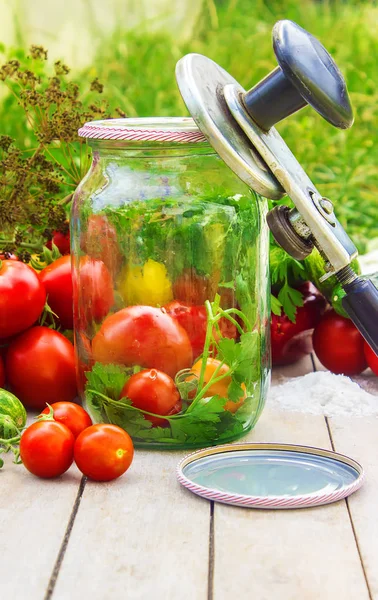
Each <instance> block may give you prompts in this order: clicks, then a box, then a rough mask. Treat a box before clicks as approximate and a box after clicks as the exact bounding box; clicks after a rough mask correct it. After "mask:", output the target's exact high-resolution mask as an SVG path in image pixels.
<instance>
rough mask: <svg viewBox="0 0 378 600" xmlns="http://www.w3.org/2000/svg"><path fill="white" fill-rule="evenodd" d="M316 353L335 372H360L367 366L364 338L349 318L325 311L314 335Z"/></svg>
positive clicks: (349, 373) (332, 311) (355, 373)
mask: <svg viewBox="0 0 378 600" xmlns="http://www.w3.org/2000/svg"><path fill="white" fill-rule="evenodd" d="M312 340H313V344H314V350H315V353H316V356H317V357H318V359H319V360H320V362H321V363H322V365H323V366H324V367H326V368H327V369H329V370H330V371H332V372H333V373H337V374H340V373H342V374H343V375H357V374H358V373H361V371H363V370H364V369H366V367H367V362H366V358H365V355H364V339H363V337H362V335H361V334H360V332H359V331H358V330H357V329H356V327H355V326H354V325H353V323H352V321H350V320H349V319H344V317H341V316H340V315H338V314H337V313H336V312H335V311H334V310H329V311H328V312H326V313H325V314H324V315H323V317H322V319H321V321H320V322H319V323H318V325H317V326H316V327H315V330H314V333H313V336H312Z"/></svg>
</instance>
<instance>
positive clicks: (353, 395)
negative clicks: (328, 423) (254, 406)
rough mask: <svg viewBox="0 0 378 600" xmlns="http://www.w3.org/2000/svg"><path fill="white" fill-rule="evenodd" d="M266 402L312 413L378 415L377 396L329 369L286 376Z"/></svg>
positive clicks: (289, 409) (331, 415)
mask: <svg viewBox="0 0 378 600" xmlns="http://www.w3.org/2000/svg"><path fill="white" fill-rule="evenodd" d="M267 406H269V407H270V408H277V409H280V410H287V411H294V412H305V413H310V414H313V415H322V414H323V415H326V416H329V417H334V416H358V417H363V416H375V417H378V396H374V395H373V394H369V393H368V392H366V391H365V390H363V389H362V388H361V387H360V386H359V385H358V384H357V383H355V382H354V381H352V380H351V379H349V377H345V376H344V375H334V374H333V373H329V372H328V371H318V372H316V373H308V374H307V375H304V376H303V377H295V378H294V379H286V380H284V383H282V384H280V385H277V386H274V387H272V388H271V389H270V393H269V396H268V400H267Z"/></svg>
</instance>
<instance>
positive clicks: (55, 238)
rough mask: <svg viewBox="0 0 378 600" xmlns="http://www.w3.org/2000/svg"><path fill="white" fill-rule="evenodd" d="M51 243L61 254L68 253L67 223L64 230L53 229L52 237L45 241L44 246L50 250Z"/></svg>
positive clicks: (68, 236)
mask: <svg viewBox="0 0 378 600" xmlns="http://www.w3.org/2000/svg"><path fill="white" fill-rule="evenodd" d="M53 244H55V246H56V247H57V248H58V250H59V252H60V253H61V254H62V256H64V255H66V254H69V253H70V232H69V231H68V223H67V231H66V232H62V231H53V235H52V238H51V240H49V241H48V242H47V243H46V247H47V248H48V249H49V250H52V245H53Z"/></svg>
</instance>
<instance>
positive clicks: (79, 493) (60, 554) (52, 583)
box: [44, 475, 87, 600]
mask: <svg viewBox="0 0 378 600" xmlns="http://www.w3.org/2000/svg"><path fill="white" fill-rule="evenodd" d="M86 481H87V478H86V477H84V475H83V477H82V478H81V481H80V485H79V489H78V491H77V496H76V499H75V502H74V505H73V507H72V512H71V516H70V518H69V521H68V525H67V529H66V532H65V534H64V538H63V541H62V545H61V547H60V549H59V552H58V556H57V559H56V562H55V565H54V568H53V572H52V574H51V577H50V581H49V583H48V585H47V590H46V595H45V598H44V600H50V599H51V598H52V595H53V593H54V589H55V584H56V581H57V579H58V576H59V571H60V567H61V565H62V562H63V559H64V555H65V553H66V550H67V546H68V542H69V539H70V535H71V531H72V529H73V526H74V523H75V519H76V515H77V513H78V510H79V506H80V502H81V498H82V496H83V493H84V488H85V484H86Z"/></svg>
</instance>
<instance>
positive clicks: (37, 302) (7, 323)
mask: <svg viewBox="0 0 378 600" xmlns="http://www.w3.org/2000/svg"><path fill="white" fill-rule="evenodd" d="M45 302H46V292H45V288H44V287H43V285H42V284H41V282H40V281H39V279H38V275H37V274H36V272H35V271H34V270H33V269H32V268H31V267H29V266H28V265H25V264H24V263H22V262H19V261H15V260H3V261H1V264H0V338H4V337H9V336H11V335H14V334H15V333H20V332H21V331H24V329H27V328H28V327H30V326H31V325H33V324H34V323H35V322H36V320H37V319H38V317H39V316H40V314H41V312H42V311H43V307H44V306H45Z"/></svg>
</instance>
